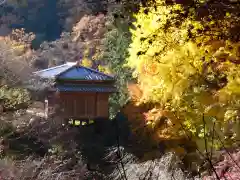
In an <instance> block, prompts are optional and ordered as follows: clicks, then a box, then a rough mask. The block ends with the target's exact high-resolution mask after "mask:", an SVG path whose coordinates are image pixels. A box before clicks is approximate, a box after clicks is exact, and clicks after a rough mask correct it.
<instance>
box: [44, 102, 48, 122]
mask: <svg viewBox="0 0 240 180" xmlns="http://www.w3.org/2000/svg"><path fill="white" fill-rule="evenodd" d="M44 116H45V119H47V118H48V99H45V103H44Z"/></svg>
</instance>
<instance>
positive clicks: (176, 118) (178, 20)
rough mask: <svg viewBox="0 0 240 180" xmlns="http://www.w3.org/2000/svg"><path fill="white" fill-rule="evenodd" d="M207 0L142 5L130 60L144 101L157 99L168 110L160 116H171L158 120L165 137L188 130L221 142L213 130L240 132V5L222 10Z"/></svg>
mask: <svg viewBox="0 0 240 180" xmlns="http://www.w3.org/2000/svg"><path fill="white" fill-rule="evenodd" d="M207 3H211V2H207V1H204V2H199V1H193V4H194V6H191V7H190V6H186V5H185V4H181V3H171V4H167V3H166V1H163V0H156V3H155V4H153V5H152V7H142V8H141V9H140V11H139V12H138V13H137V14H135V18H136V22H135V24H134V25H135V27H136V28H135V29H132V30H131V33H132V43H131V44H130V47H129V54H130V56H129V58H128V59H127V64H126V66H127V67H130V68H132V69H133V71H134V72H133V76H134V77H136V78H137V79H138V84H139V87H140V88H141V90H142V97H141V99H139V101H140V103H153V104H156V107H157V109H158V110H159V111H162V112H164V113H156V116H166V117H167V119H168V120H166V121H165V122H163V123H161V125H160V126H159V125H158V126H157V127H158V128H156V131H157V132H158V134H159V137H161V138H164V137H165V138H171V137H172V135H173V134H174V136H177V137H183V136H186V134H188V136H189V138H192V139H194V140H196V142H197V143H199V144H201V143H202V142H203V141H201V139H207V140H208V142H209V144H211V145H214V147H220V146H221V144H219V141H216V142H213V143H212V135H213V132H214V133H217V136H216V135H215V138H217V137H219V138H221V139H222V140H223V141H224V142H225V140H226V141H229V140H231V141H232V140H233V141H234V140H236V139H239V138H240V136H239V133H238V131H237V127H238V128H240V126H239V122H238V121H239V120H238V112H239V100H240V99H239V95H240V88H239V87H240V86H239V83H240V74H239V72H240V67H239V64H240V43H239V37H240V36H239V34H238V33H239V32H237V31H234V28H236V27H237V24H238V22H239V19H240V18H239V17H238V16H237V14H236V10H237V9H239V7H238V5H235V6H233V7H232V9H230V10H229V12H228V11H227V10H228V9H226V8H225V6H223V7H222V9H221V11H219V12H217V11H215V10H216V7H215V6H214V5H211V6H210V5H209V6H206V4H207ZM203 7H205V8H207V11H206V12H201V11H200V10H203V9H201V8H203ZM224 8H225V9H224ZM226 11H227V12H226ZM232 112H234V113H232ZM149 113H151V112H149ZM159 114H160V115H159ZM229 114H233V115H229ZM149 117H152V116H149ZM229 117H231V118H229ZM159 118H161V117H158V118H156V117H155V118H152V119H155V120H157V119H159ZM151 122H152V123H154V121H151ZM163 127H164V128H163Z"/></svg>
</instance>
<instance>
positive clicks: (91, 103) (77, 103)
mask: <svg viewBox="0 0 240 180" xmlns="http://www.w3.org/2000/svg"><path fill="white" fill-rule="evenodd" d="M59 98H60V99H59V100H60V101H59V102H60V106H61V108H62V109H63V116H64V117H65V118H70V117H74V118H103V117H104V118H107V117H108V116H109V113H108V111H109V104H108V98H109V94H108V93H83V92H61V93H60V94H59Z"/></svg>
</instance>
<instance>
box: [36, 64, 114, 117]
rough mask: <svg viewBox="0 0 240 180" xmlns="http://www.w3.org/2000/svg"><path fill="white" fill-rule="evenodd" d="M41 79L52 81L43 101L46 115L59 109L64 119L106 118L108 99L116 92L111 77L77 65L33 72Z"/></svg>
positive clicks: (64, 65) (66, 65)
mask: <svg viewBox="0 0 240 180" xmlns="http://www.w3.org/2000/svg"><path fill="white" fill-rule="evenodd" d="M34 74H35V75H37V76H39V77H40V78H42V79H47V80H52V81H53V82H54V83H53V85H52V86H51V87H50V88H48V93H47V97H46V100H45V107H46V110H45V114H46V117H48V116H49V114H51V113H50V111H49V109H50V108H51V107H56V106H58V109H60V111H58V112H57V113H58V116H61V117H62V118H64V119H68V120H69V119H77V120H89V119H91V120H95V119H103V118H104V119H108V118H109V102H108V101H109V95H110V94H111V93H114V92H115V91H116V89H115V87H114V83H115V79H114V77H113V76H111V75H107V74H104V73H102V72H99V71H97V70H94V69H91V68H87V67H84V66H81V65H80V64H79V63H78V62H68V63H66V64H63V65H59V66H55V67H52V68H48V69H44V70H40V71H37V72H34Z"/></svg>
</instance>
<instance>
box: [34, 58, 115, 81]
mask: <svg viewBox="0 0 240 180" xmlns="http://www.w3.org/2000/svg"><path fill="white" fill-rule="evenodd" d="M34 74H36V75H38V76H39V77H42V78H44V79H56V78H58V79H70V80H114V77H113V76H110V75H107V74H104V73H101V72H99V71H97V70H94V69H91V68H87V67H84V66H80V65H77V62H75V63H72V62H71V63H66V64H63V65H60V66H56V67H53V68H48V69H44V70H41V71H37V72H35V73H34Z"/></svg>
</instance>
